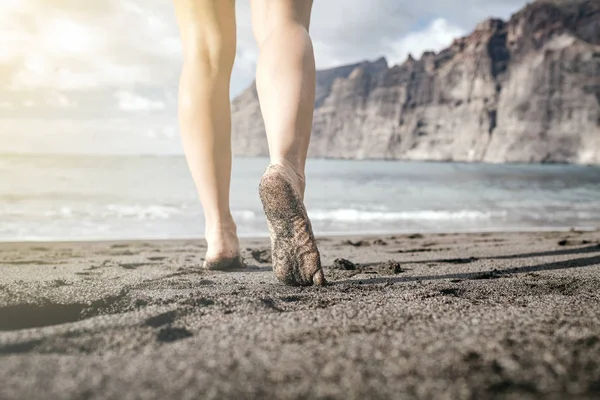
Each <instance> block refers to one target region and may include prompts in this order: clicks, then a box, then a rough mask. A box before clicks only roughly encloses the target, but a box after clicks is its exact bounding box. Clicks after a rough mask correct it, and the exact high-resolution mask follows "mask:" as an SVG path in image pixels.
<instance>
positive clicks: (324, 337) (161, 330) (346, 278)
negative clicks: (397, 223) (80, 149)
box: [0, 231, 600, 400]
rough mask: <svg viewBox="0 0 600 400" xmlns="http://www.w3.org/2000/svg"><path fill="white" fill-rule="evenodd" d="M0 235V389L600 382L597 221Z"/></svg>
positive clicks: (148, 393) (218, 392) (14, 394)
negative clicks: (315, 239) (208, 252)
mask: <svg viewBox="0 0 600 400" xmlns="http://www.w3.org/2000/svg"><path fill="white" fill-rule="evenodd" d="M319 245H320V250H321V254H322V260H323V264H324V265H325V267H326V270H325V272H326V277H327V279H328V281H329V282H330V283H331V284H330V285H329V286H327V287H324V288H316V287H308V288H300V287H286V286H283V285H281V284H279V283H278V282H277V280H276V278H275V277H274V275H273V273H272V271H271V266H270V254H269V250H268V249H269V244H268V240H267V239H255V240H250V239H247V240H243V241H242V248H243V249H244V252H243V255H244V259H245V261H246V262H247V264H248V265H249V267H248V268H247V269H246V270H245V271H241V272H232V273H222V272H209V271H203V270H201V269H199V267H200V265H201V264H202V261H203V259H202V256H203V254H204V250H205V248H204V244H203V242H202V241H200V240H181V241H131V242H79V243H3V244H0V269H1V274H0V382H1V384H0V399H3V400H8V399H155V398H162V399H240V398H247V399H259V398H260V399H267V398H277V399H307V398H320V399H366V398H368V399H378V398H382V399H383V398H394V399H397V398H403V399H412V398H416V399H483V398H498V399H505V398H519V399H530V398H531V399H534V398H536V399H537V398H544V399H548V398H550V399H567V398H576V399H591V398H600V231H593V232H576V231H570V232H540V233H478V234H446V235H437V234H427V235H417V234H416V235H396V236H392V235H385V236H379V237H367V236H365V237H326V238H325V237H321V238H319Z"/></svg>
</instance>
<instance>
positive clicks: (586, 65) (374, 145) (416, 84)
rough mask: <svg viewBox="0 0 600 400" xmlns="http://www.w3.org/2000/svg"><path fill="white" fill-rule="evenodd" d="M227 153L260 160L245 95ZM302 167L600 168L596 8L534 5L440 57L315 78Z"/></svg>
mask: <svg viewBox="0 0 600 400" xmlns="http://www.w3.org/2000/svg"><path fill="white" fill-rule="evenodd" d="M232 128H233V129H232V131H233V143H234V148H233V150H234V154H244V155H261V156H264V155H267V154H268V147H267V144H266V139H265V134H264V125H263V122H262V118H261V113H260V107H259V104H258V97H257V94H256V87H255V85H254V84H252V85H251V86H250V88H248V89H247V90H245V91H244V92H242V94H240V96H238V97H237V98H236V99H234V101H233V102H232ZM309 156H311V157H325V158H348V159H398V160H431V161H467V162H494V163H499V162H561V163H562V162H565V163H580V164H600V2H598V1H594V0H570V1H565V0H537V1H535V2H533V3H529V4H528V5H526V6H525V7H524V8H522V9H521V10H519V11H518V12H516V13H515V14H513V15H512V16H511V18H510V19H509V20H507V21H504V20H501V19H497V18H488V19H486V20H484V21H482V22H480V23H479V24H478V25H476V27H475V28H474V30H473V31H472V32H471V33H470V34H468V35H466V36H464V37H461V38H457V39H455V40H454V41H453V43H452V44H451V45H450V46H448V47H447V48H445V49H443V50H441V51H439V52H437V53H436V52H433V51H426V52H424V53H423V54H422V56H421V57H420V58H418V59H415V58H414V57H412V55H409V56H408V57H407V59H406V60H405V61H404V62H402V63H400V64H395V65H391V66H390V65H388V62H387V60H386V58H385V57H380V58H378V59H375V60H373V61H366V60H365V61H361V62H357V63H353V64H350V65H344V66H339V67H334V68H329V69H326V70H320V71H318V73H317V96H316V101H315V113H314V122H313V135H312V139H311V146H310V148H309Z"/></svg>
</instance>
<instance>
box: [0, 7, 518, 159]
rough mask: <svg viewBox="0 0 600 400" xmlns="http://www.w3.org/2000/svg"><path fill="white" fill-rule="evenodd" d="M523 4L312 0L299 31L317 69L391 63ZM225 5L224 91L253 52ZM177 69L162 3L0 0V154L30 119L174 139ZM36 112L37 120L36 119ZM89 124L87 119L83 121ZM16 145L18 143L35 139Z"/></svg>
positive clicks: (238, 83)
mask: <svg viewBox="0 0 600 400" xmlns="http://www.w3.org/2000/svg"><path fill="white" fill-rule="evenodd" d="M458 4H460V6H458ZM524 4H525V1H523V0H464V1H461V2H455V1H448V0H421V1H417V2H415V1H413V0H411V1H407V0H370V1H368V2H367V1H365V0H315V2H314V9H313V19H312V23H311V34H312V37H313V41H314V47H315V55H316V61H317V67H318V68H320V69H321V68H328V67H332V66H336V65H342V64H346V63H353V62H357V61H360V60H364V59H376V58H378V57H380V56H382V55H383V56H386V57H387V59H388V61H389V62H390V63H391V64H394V63H400V62H402V61H403V60H404V59H406V56H407V54H408V53H412V54H413V55H414V56H416V57H418V56H420V54H421V53H422V52H423V51H425V50H434V51H437V50H440V49H442V48H443V47H445V46H447V45H448V44H449V43H451V41H452V40H453V39H454V38H455V37H458V36H462V35H464V34H467V33H468V32H470V31H471V30H472V29H473V28H474V26H475V25H476V24H477V23H478V22H480V21H481V20H483V19H485V18H487V17H489V16H494V17H500V18H508V17H509V16H510V15H511V14H512V13H514V12H516V11H517V10H518V9H519V8H521V7H522V6H523V5H524ZM236 12H237V21H238V47H237V59H236V62H235V65H234V70H233V76H232V85H231V95H232V97H233V96H235V95H237V94H239V93H240V92H241V91H242V90H243V89H244V88H246V87H247V86H248V85H249V84H250V83H251V82H252V80H253V79H254V72H255V63H256V59H257V56H258V51H257V48H256V45H255V43H254V38H253V37H252V32H251V24H250V8H249V2H248V1H244V0H238V1H237V3H236ZM180 66H181V49H180V44H179V36H178V32H177V26H176V22H175V16H174V12H173V9H172V3H171V1H169V0H98V1H81V0H2V1H1V2H0V152H3V151H12V150H14V151H19V150H23V148H24V147H23V146H24V145H23V143H25V142H26V141H27V140H37V141H38V142H39V141H40V140H41V139H40V134H39V133H37V134H36V135H37V136H36V138H37V139H33V138H31V139H27V138H28V137H29V136H31V135H34V134H33V133H32V130H34V129H38V127H39V126H42V127H44V128H45V129H46V130H47V131H48V135H50V136H51V137H52V138H54V136H52V135H55V134H63V136H61V137H62V138H64V137H67V136H68V134H67V133H66V131H67V130H69V131H73V132H77V131H78V130H79V131H82V130H83V127H84V126H85V127H87V128H86V129H90V126H91V127H95V128H94V130H97V131H99V132H104V133H105V134H106V137H107V138H108V137H112V136H111V135H113V136H114V135H116V137H117V138H121V137H123V135H124V136H127V134H126V133H123V132H122V131H123V129H122V124H125V125H127V123H124V122H119V121H129V123H130V125H132V128H131V129H132V130H135V131H136V132H137V131H139V132H143V134H144V135H146V137H147V139H148V141H149V142H153V141H156V140H158V139H157V138H160V140H158V142H159V143H160V146H164V141H165V140H167V139H168V140H171V139H173V138H174V137H175V136H176V130H177V129H176V125H177V124H176V121H175V120H174V119H175V110H176V91H177V82H178V75H179V69H180ZM39 120H42V121H45V122H44V123H43V124H41V125H40V124H39V122H36V121H39ZM92 120H95V121H97V124H96V125H94V124H92V125H90V124H89V121H92ZM83 121H87V122H85V124H84V122H83ZM111 121H112V122H111ZM36 124H38V125H36ZM78 124H79V125H78ZM65 126H68V127H69V129H66V128H65ZM78 127H79V128H80V129H78ZM124 131H126V129H125V130H124ZM111 132H112V133H111ZM115 132H122V133H120V134H117V133H115ZM72 134H73V135H76V133H72ZM84 134H85V133H84ZM119 135H122V136H119ZM129 136H130V137H131V138H135V137H137V136H136V134H134V133H132V134H131V135H129ZM52 140H53V139H48V141H49V142H52ZM111 140H112V139H111ZM128 140H129V139H128ZM130 140H132V141H133V140H137V139H130ZM132 143H133V142H132ZM25 144H26V146H25V147H26V148H28V149H31V148H35V147H36V143H34V144H31V143H25ZM157 146H158V145H157ZM38 147H41V145H40V146H38ZM47 147H48V146H46V148H47ZM50 147H52V146H50ZM54 147H56V146H54ZM67 147H69V146H67ZM133 147H134V148H135V145H133ZM142 147H143V146H139V148H142ZM176 147H177V145H175V147H174V148H176ZM148 151H154V150H148Z"/></svg>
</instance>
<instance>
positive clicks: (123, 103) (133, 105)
mask: <svg viewBox="0 0 600 400" xmlns="http://www.w3.org/2000/svg"><path fill="white" fill-rule="evenodd" d="M115 97H116V98H117V99H118V101H119V108H120V109H121V110H123V111H150V110H162V109H164V108H165V103H164V102H162V101H156V100H151V99H147V98H145V97H142V96H139V95H137V94H135V93H131V92H126V91H120V92H117V94H116V95H115Z"/></svg>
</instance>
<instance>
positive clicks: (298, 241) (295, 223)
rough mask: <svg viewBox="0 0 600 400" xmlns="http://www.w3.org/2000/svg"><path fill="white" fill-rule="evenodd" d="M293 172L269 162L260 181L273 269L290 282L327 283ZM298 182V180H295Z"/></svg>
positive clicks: (303, 283) (300, 284)
mask: <svg viewBox="0 0 600 400" xmlns="http://www.w3.org/2000/svg"><path fill="white" fill-rule="evenodd" d="M292 177H293V172H292V171H287V168H286V167H284V166H282V165H279V164H271V165H269V167H268V168H267V170H266V171H265V173H264V175H263V177H262V179H261V181H260V185H259V194H260V199H261V201H262V204H263V208H264V211H265V214H266V216H267V224H268V226H269V233H270V236H271V255H272V259H273V271H274V272H275V276H277V278H278V279H279V280H280V281H281V282H283V283H285V284H287V285H293V286H310V285H313V284H314V285H318V286H323V285H325V284H326V281H325V276H324V275H323V269H322V268H321V257H320V254H319V250H318V248H317V243H316V241H315V237H314V235H313V231H312V225H311V223H310V220H309V219H308V215H307V213H306V208H305V207H304V204H303V202H302V196H301V193H302V192H303V191H302V188H295V187H294V184H293V178H292ZM297 184H298V183H297Z"/></svg>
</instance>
